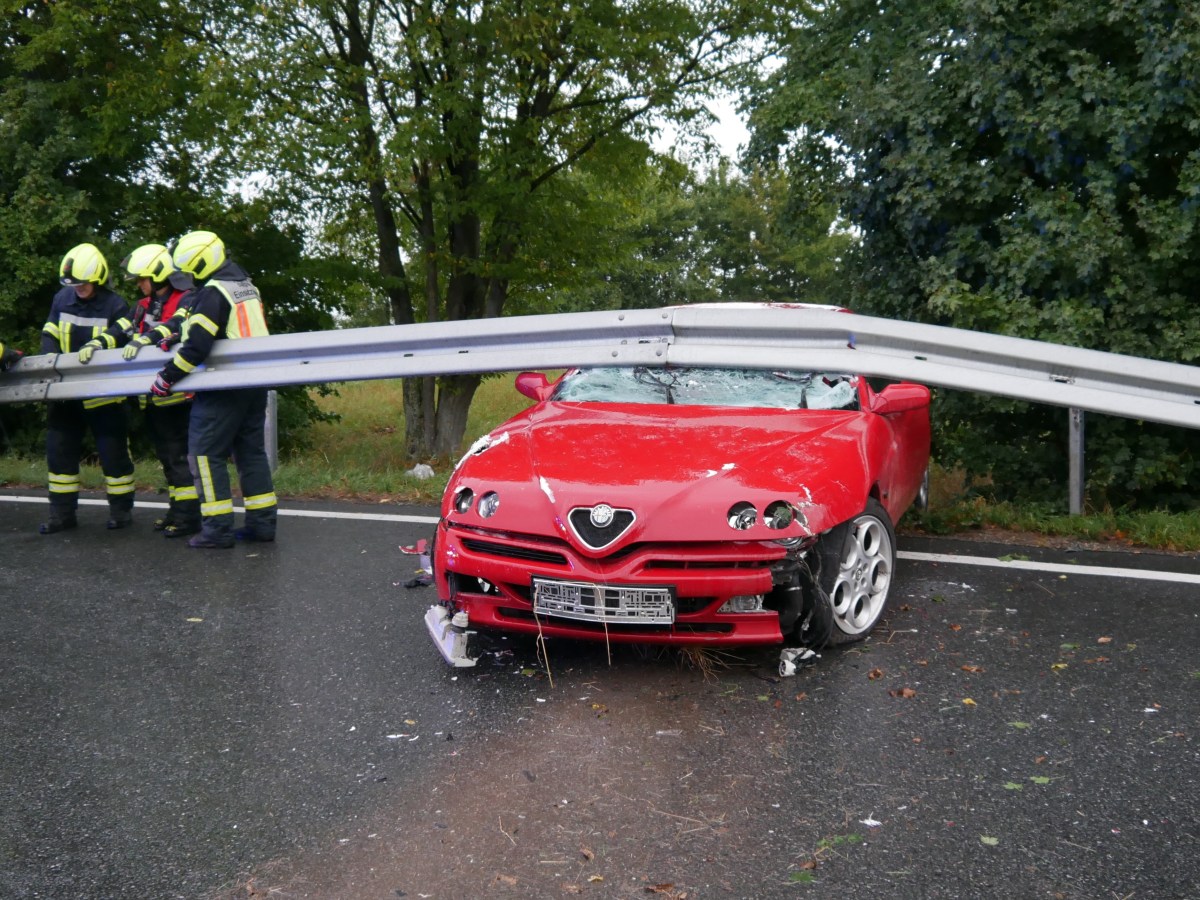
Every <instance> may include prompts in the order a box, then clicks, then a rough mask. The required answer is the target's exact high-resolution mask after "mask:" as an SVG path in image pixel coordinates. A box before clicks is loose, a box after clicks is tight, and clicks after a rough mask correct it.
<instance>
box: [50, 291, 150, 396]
mask: <svg viewBox="0 0 1200 900" xmlns="http://www.w3.org/2000/svg"><path fill="white" fill-rule="evenodd" d="M132 327H133V321H132V320H131V318H130V312H129V304H127V303H126V302H125V300H124V299H123V298H122V297H121V296H120V295H119V294H117V293H115V292H113V291H110V290H109V289H108V288H106V287H100V286H99V285H97V287H96V290H95V292H94V293H93V294H92V296H91V297H89V298H88V299H87V300H82V299H80V297H79V296H78V295H77V294H76V293H75V288H73V287H64V288H63V289H62V290H60V291H59V292H58V293H57V294H55V295H54V300H53V302H52V303H51V304H50V315H49V316H48V317H47V318H46V324H45V325H43V326H42V352H43V353H78V352H79V349H80V348H81V347H82V346H83V345H84V344H86V343H87V342H88V341H90V340H92V339H94V338H99V337H100V335H101V334H103V333H104V332H105V331H107V330H109V329H110V328H115V329H117V330H118V331H125V330H126V329H129V328H132ZM124 400H125V398H124V397H98V398H95V399H92V400H84V401H83V405H84V407H85V408H86V409H93V408H94V407H97V406H105V405H107V404H109V403H123V402H124Z"/></svg>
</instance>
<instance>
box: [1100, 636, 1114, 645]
mask: <svg viewBox="0 0 1200 900" xmlns="http://www.w3.org/2000/svg"><path fill="white" fill-rule="evenodd" d="M1096 643H1097V644H1111V643H1112V638H1110V637H1102V638H1096Z"/></svg>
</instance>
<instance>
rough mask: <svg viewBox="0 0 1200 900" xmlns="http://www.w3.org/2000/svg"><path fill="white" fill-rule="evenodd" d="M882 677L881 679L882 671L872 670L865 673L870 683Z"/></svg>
mask: <svg viewBox="0 0 1200 900" xmlns="http://www.w3.org/2000/svg"><path fill="white" fill-rule="evenodd" d="M882 677H883V669H872V670H871V671H870V672H868V673H867V678H869V679H870V680H871V681H876V680H877V679H880V678H882Z"/></svg>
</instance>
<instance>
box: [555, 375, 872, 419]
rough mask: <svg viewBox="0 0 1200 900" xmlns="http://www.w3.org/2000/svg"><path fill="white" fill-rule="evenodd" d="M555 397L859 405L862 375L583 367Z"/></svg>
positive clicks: (788, 406) (793, 406)
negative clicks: (859, 385)
mask: <svg viewBox="0 0 1200 900" xmlns="http://www.w3.org/2000/svg"><path fill="white" fill-rule="evenodd" d="M554 399H555V400H573V401H589V400H590V401H593V402H605V403H667V404H673V403H677V404H680V405H682V406H737V407H743V408H747V409H858V377H857V376H855V375H843V374H838V373H832V372H798V371H771V370H768V369H701V368H691V367H662V368H657V367H650V366H633V367H628V368H617V367H613V368H599V369H578V370H576V371H574V372H570V373H568V374H567V375H566V376H565V377H564V378H563V380H562V381H561V382H559V385H558V388H557V389H556V390H555V392H554Z"/></svg>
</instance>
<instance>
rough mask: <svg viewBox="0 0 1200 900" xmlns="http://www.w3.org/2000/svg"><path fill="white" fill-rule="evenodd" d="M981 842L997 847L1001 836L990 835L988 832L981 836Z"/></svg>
mask: <svg viewBox="0 0 1200 900" xmlns="http://www.w3.org/2000/svg"><path fill="white" fill-rule="evenodd" d="M979 843H981V844H987V845H988V846H989V847H995V846H996V845H997V844H999V843H1000V838H994V837H988V836H987V835H986V834H981V835H980V836H979Z"/></svg>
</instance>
